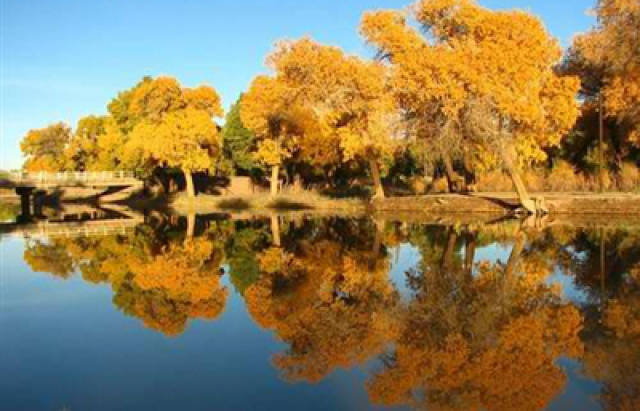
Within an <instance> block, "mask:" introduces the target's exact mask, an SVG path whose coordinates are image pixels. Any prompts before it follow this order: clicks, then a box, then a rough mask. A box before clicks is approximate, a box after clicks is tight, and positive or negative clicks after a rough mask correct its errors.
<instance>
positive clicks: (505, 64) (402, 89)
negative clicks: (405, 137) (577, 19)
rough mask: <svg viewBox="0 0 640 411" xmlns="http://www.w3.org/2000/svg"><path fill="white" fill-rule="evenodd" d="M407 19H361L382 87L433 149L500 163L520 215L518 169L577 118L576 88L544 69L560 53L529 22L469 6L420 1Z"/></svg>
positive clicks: (523, 193)
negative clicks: (385, 64)
mask: <svg viewBox="0 0 640 411" xmlns="http://www.w3.org/2000/svg"><path fill="white" fill-rule="evenodd" d="M412 14H413V17H415V19H416V21H417V22H418V23H419V24H421V25H422V27H423V29H424V30H425V32H426V34H425V35H422V34H421V33H420V32H418V31H417V30H416V29H414V28H413V27H412V26H411V25H410V24H409V22H408V21H407V19H406V17H405V16H404V15H403V14H402V13H400V12H396V11H377V12H371V13H367V14H365V15H364V17H363V20H362V27H361V31H362V33H363V35H364V36H365V38H366V39H367V40H368V42H369V43H371V44H373V45H375V46H376V47H377V48H378V49H379V56H380V57H381V58H384V59H386V60H388V61H389V62H390V64H391V72H392V75H391V86H392V88H393V90H394V91H395V94H396V99H397V100H398V102H399V105H400V106H401V107H402V108H403V109H404V110H405V111H406V113H407V114H406V116H407V119H409V120H411V122H412V124H413V127H412V129H413V130H414V132H415V133H416V134H417V135H418V137H420V138H425V139H431V140H432V141H433V144H435V146H436V147H439V148H440V149H441V150H443V151H447V150H451V149H453V148H456V147H458V148H465V149H472V150H473V152H474V153H475V154H476V157H477V158H480V159H482V160H483V163H485V164H484V165H487V163H489V164H491V163H493V162H495V161H496V159H498V158H499V159H501V160H502V163H503V165H504V167H505V169H506V171H507V172H508V173H509V174H510V176H511V178H512V180H513V184H514V187H515V189H516V191H517V193H518V196H519V198H520V202H521V204H522V206H523V207H524V208H526V209H527V210H528V211H530V212H536V211H544V210H541V209H542V208H543V207H542V206H541V205H540V204H539V205H538V206H536V204H535V203H534V201H533V200H531V199H530V198H529V195H528V193H527V190H526V187H525V185H524V183H523V181H522V178H521V177H520V173H519V171H518V168H519V167H521V166H522V165H523V164H527V163H530V162H534V161H540V160H543V159H544V158H545V153H544V151H543V150H542V148H543V147H545V146H553V145H557V144H558V143H559V142H560V139H561V138H562V136H563V135H564V133H565V132H566V131H567V130H568V129H569V128H570V127H571V126H572V125H573V123H574V122H575V119H576V116H577V112H578V110H577V102H576V99H575V95H576V92H577V90H578V86H579V82H578V80H577V79H576V78H572V77H560V76H558V75H557V74H556V71H555V70H554V66H555V64H556V63H557V62H558V60H559V58H560V57H561V48H560V46H559V45H558V43H557V41H556V40H555V39H553V38H552V37H551V36H550V35H549V34H548V33H547V31H546V30H545V28H544V26H543V24H542V23H541V22H540V20H538V19H537V18H535V17H533V16H532V15H530V14H528V13H525V12H521V11H492V10H489V9H485V8H482V7H480V6H478V5H476V4H475V2H473V1H471V0H422V1H419V2H418V3H416V4H415V5H414V7H413V8H412Z"/></svg>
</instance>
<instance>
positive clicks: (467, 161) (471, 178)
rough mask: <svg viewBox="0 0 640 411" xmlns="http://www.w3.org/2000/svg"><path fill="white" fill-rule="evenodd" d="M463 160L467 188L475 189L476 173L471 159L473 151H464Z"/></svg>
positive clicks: (468, 189)
mask: <svg viewBox="0 0 640 411" xmlns="http://www.w3.org/2000/svg"><path fill="white" fill-rule="evenodd" d="M463 162H464V172H465V176H464V180H465V181H464V183H465V186H466V187H465V190H466V191H473V190H474V186H475V184H476V173H475V172H474V171H473V162H472V161H471V153H469V150H465V151H464V157H463Z"/></svg>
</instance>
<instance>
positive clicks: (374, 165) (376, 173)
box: [369, 158, 385, 198]
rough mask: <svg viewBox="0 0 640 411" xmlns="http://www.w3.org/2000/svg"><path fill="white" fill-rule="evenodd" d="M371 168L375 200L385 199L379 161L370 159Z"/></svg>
mask: <svg viewBox="0 0 640 411" xmlns="http://www.w3.org/2000/svg"><path fill="white" fill-rule="evenodd" d="M369 167H370V168H371V179H372V180H373V188H374V192H375V194H374V195H373V198H384V197H385V196H384V187H382V179H381V178H380V169H379V168H378V161H377V160H376V159H374V158H370V159H369Z"/></svg>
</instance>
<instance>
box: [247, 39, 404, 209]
mask: <svg viewBox="0 0 640 411" xmlns="http://www.w3.org/2000/svg"><path fill="white" fill-rule="evenodd" d="M267 61H268V63H269V66H270V67H271V68H272V69H273V71H274V73H275V74H274V76H273V77H264V76H262V77H258V78H256V79H255V80H254V83H253V84H252V88H251V89H250V91H249V93H248V94H247V96H246V99H247V100H246V104H245V105H243V121H244V122H245V124H247V125H248V126H249V127H250V128H251V129H252V130H253V131H254V132H255V133H256V135H257V136H259V137H260V138H261V139H263V140H264V141H262V142H261V143H260V145H259V149H258V153H259V155H260V156H261V157H262V158H263V161H265V162H267V163H268V164H269V165H272V166H275V167H277V166H279V165H280V164H281V162H282V160H283V159H284V158H287V157H290V156H292V155H293V153H294V152H295V151H296V150H297V151H299V152H300V155H301V157H302V159H304V160H306V161H308V162H309V163H311V164H313V165H325V164H330V163H335V162H342V163H346V162H349V161H352V160H357V161H363V162H368V163H369V165H370V167H371V175H372V178H373V180H374V185H375V191H376V195H377V196H381V197H384V191H383V189H382V184H381V180H380V172H379V165H380V164H379V163H380V160H381V159H382V158H383V157H384V156H385V155H388V154H389V153H390V152H391V151H392V149H393V144H392V143H393V140H392V137H393V135H392V134H393V128H392V125H393V120H394V118H395V117H394V104H393V99H392V96H391V95H390V94H388V93H387V89H386V87H385V69H384V66H383V65H381V64H378V63H370V62H365V61H363V60H361V59H359V58H357V57H353V56H347V55H345V54H344V53H343V52H342V50H340V49H339V48H337V47H329V46H324V45H320V44H318V43H315V42H314V41H312V40H310V39H308V38H303V39H301V40H297V41H285V42H280V43H278V45H277V46H276V49H275V50H274V52H273V53H272V54H271V55H270V56H269V57H268V60H267ZM291 146H293V149H291Z"/></svg>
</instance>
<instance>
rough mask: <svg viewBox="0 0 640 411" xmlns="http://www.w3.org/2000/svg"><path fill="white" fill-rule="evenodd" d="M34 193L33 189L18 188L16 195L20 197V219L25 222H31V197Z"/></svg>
mask: <svg viewBox="0 0 640 411" xmlns="http://www.w3.org/2000/svg"><path fill="white" fill-rule="evenodd" d="M33 191H34V188H33V187H16V194H17V195H19V196H20V209H21V214H20V219H21V220H23V221H28V220H31V217H32V214H31V195H32V193H33Z"/></svg>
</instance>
